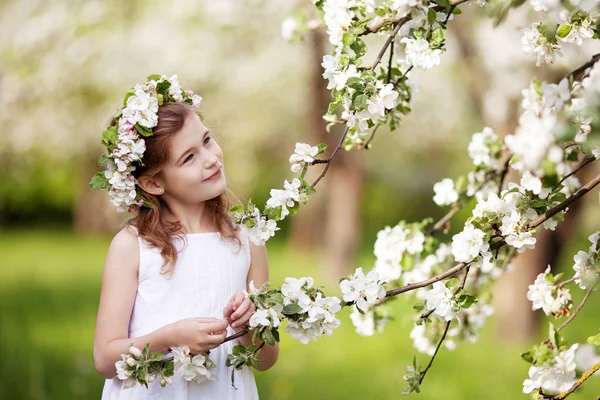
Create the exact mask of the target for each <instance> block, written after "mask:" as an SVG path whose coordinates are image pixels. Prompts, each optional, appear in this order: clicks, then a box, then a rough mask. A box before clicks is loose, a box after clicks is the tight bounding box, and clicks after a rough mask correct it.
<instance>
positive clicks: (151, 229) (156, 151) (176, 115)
mask: <svg viewBox="0 0 600 400" xmlns="http://www.w3.org/2000/svg"><path fill="white" fill-rule="evenodd" d="M194 113H196V114H197V115H198V116H199V117H200V119H201V120H202V119H203V117H202V115H201V114H200V113H199V112H198V111H197V110H196V109H195V108H193V107H192V106H191V105H188V104H185V103H173V102H170V103H165V104H163V105H162V106H160V107H159V108H158V124H157V125H156V126H155V127H154V128H153V129H152V133H153V134H152V136H149V137H145V138H144V141H145V142H146V151H144V156H143V161H144V164H145V165H144V166H136V169H135V171H133V176H134V177H135V178H136V179H137V178H139V177H140V176H142V175H144V176H148V177H153V176H155V175H156V174H158V173H159V172H160V171H161V170H162V168H163V167H164V165H166V164H167V162H168V161H169V154H170V152H171V139H172V138H173V136H174V135H175V134H177V132H179V131H180V130H181V128H183V126H184V124H185V122H186V119H187V118H190V117H191V116H192V115H193V114H194ZM115 123H116V122H115V121H114V118H113V119H112V121H111V122H110V124H111V125H114V124H115ZM138 188H139V189H140V190H141V191H142V193H143V194H144V196H145V197H146V199H147V200H148V202H149V203H150V207H140V208H139V209H138V211H136V215H135V216H134V217H132V218H130V219H129V220H127V221H126V222H125V225H132V226H135V227H136V228H137V230H138V236H139V237H141V238H142V239H145V240H146V241H147V242H148V243H149V244H150V245H151V246H153V247H156V248H159V249H160V250H161V252H160V254H161V255H162V257H163V259H164V263H163V265H162V267H161V274H167V273H168V274H171V273H172V272H173V270H174V268H175V264H176V262H177V255H178V253H177V249H176V248H175V245H174V243H173V241H172V236H176V237H179V238H180V239H184V236H183V235H184V232H183V231H182V226H181V223H180V222H179V221H176V222H172V221H167V220H165V219H164V211H165V209H166V207H167V205H166V204H165V203H164V202H163V201H162V200H161V198H160V197H157V196H154V195H153V194H151V193H148V192H146V191H145V190H143V189H142V188H141V187H140V186H138ZM233 200H235V201H237V202H239V199H238V197H237V196H235V194H234V193H233V192H232V191H231V190H229V189H228V188H227V189H225V191H224V192H223V193H222V194H220V195H219V196H217V197H215V198H213V199H210V200H207V201H206V207H207V209H208V210H209V211H210V217H211V220H212V221H211V222H212V223H213V224H214V226H216V227H217V229H218V232H219V233H220V234H221V237H222V238H223V239H225V240H231V241H235V242H236V243H237V244H238V245H239V246H241V241H240V239H239V236H238V232H239V227H237V226H236V225H235V224H234V223H233V221H232V220H231V218H230V217H229V209H230V208H231V207H232V205H233Z"/></svg>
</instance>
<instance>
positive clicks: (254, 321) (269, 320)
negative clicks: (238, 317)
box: [249, 308, 281, 328]
mask: <svg viewBox="0 0 600 400" xmlns="http://www.w3.org/2000/svg"><path fill="white" fill-rule="evenodd" d="M249 324H250V326H251V327H252V328H256V327H258V326H269V327H273V328H277V327H278V326H279V325H280V324H281V320H280V319H279V316H278V314H277V311H275V310H274V309H272V308H268V309H265V310H260V309H259V310H256V312H255V313H254V314H252V316H251V317H250V321H249Z"/></svg>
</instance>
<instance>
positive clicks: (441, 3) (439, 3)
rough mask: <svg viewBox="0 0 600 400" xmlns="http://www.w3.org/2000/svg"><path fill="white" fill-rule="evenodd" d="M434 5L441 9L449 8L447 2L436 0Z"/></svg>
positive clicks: (446, 0)
mask: <svg viewBox="0 0 600 400" xmlns="http://www.w3.org/2000/svg"><path fill="white" fill-rule="evenodd" d="M436 3H437V4H438V5H440V6H442V7H445V8H449V7H450V1H449V0H436Z"/></svg>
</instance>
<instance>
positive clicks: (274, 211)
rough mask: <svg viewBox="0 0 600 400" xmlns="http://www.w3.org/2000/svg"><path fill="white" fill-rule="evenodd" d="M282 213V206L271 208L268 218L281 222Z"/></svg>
mask: <svg viewBox="0 0 600 400" xmlns="http://www.w3.org/2000/svg"><path fill="white" fill-rule="evenodd" d="M281 211H282V208H281V206H277V207H275V208H271V207H269V208H268V211H267V217H268V218H269V219H272V220H275V221H279V220H280V219H281Z"/></svg>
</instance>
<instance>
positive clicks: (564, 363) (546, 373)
mask: <svg viewBox="0 0 600 400" xmlns="http://www.w3.org/2000/svg"><path fill="white" fill-rule="evenodd" d="M578 346H579V344H577V343H576V344H574V345H572V346H571V347H570V348H569V349H568V350H564V351H562V352H560V353H559V354H558V355H557V356H556V357H555V359H554V360H553V362H546V363H544V364H543V365H542V366H537V367H536V366H531V367H530V368H529V379H526V380H525V381H524V382H523V393H531V392H533V391H534V390H536V389H537V388H540V387H541V388H542V390H544V392H546V393H560V392H565V391H567V390H569V388H570V387H571V386H573V384H574V383H575V369H576V367H577V365H576V364H575V351H576V350H577V348H578Z"/></svg>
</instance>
